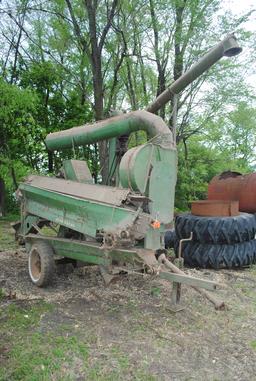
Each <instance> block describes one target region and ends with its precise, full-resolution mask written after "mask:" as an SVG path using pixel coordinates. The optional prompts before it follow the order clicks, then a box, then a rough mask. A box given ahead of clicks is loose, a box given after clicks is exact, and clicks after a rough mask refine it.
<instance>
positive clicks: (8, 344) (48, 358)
mask: <svg viewBox="0 0 256 381" xmlns="http://www.w3.org/2000/svg"><path fill="white" fill-rule="evenodd" d="M52 309H53V306H52V305H51V304H48V303H44V302H43V303H37V304H36V305H33V306H29V307H28V306H26V307H22V308H21V307H19V306H16V305H15V304H12V305H9V306H7V307H5V308H2V309H1V314H0V320H1V328H0V334H1V336H2V337H3V338H2V339H1V347H2V350H3V349H4V353H5V355H4V358H3V357H2V359H1V351H0V380H1V381H11V380H13V381H40V380H42V381H44V380H50V379H52V377H55V379H56V380H72V379H73V377H74V374H73V373H72V372H73V371H70V370H72V369H73V370H74V369H76V367H77V365H76V364H75V365H74V361H76V362H77V364H78V368H79V369H76V371H77V372H80V371H84V370H85V368H86V366H87V361H88V346H87V344H86V343H83V342H82V341H80V340H79V339H78V338H77V337H76V336H74V335H69V334H66V335H62V336H60V335H59V334H58V332H56V333H54V332H42V330H41V329H40V321H41V319H42V317H43V316H44V315H45V314H47V313H50V312H51V311H52ZM1 360H2V361H1ZM3 360H4V361H3ZM1 362H2V364H1ZM65 369H66V370H65ZM63 370H65V374H63Z"/></svg>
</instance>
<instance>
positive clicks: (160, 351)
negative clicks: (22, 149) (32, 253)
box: [0, 222, 256, 381]
mask: <svg viewBox="0 0 256 381" xmlns="http://www.w3.org/2000/svg"><path fill="white" fill-rule="evenodd" d="M1 227H2V230H1V231H0V234H1V233H2V238H3V235H4V236H5V238H3V240H1V242H2V244H0V289H1V290H2V291H1V292H2V298H0V313H1V315H0V368H2V373H0V379H1V380H18V379H20V380H22V379H24V380H48V379H49V380H212V381H213V380H243V381H246V380H256V268H255V267H252V268H248V269H244V270H241V271H230V270H222V271H218V272H217V271H210V270H201V271H200V270H193V269H187V270H186V271H187V272H189V273H192V274H195V275H196V276H198V277H205V278H207V279H212V280H217V281H219V282H220V283H221V284H222V287H221V288H220V289H219V290H218V291H217V292H216V294H217V295H218V297H219V298H221V299H224V300H225V302H226V303H227V305H228V307H229V309H228V310H226V311H215V310H214V307H213V306H212V305H211V304H210V303H209V302H208V301H206V300H205V299H204V298H202V297H201V296H200V295H199V294H197V293H196V292H195V291H194V290H192V289H190V288H188V287H186V286H183V289H182V306H183V307H184V309H183V310H181V311H180V312H177V313H174V312H173V311H172V306H171V304H170V293H171V285H170V284H169V283H167V282H165V281H160V280H158V279H152V278H150V277H149V276H142V275H129V276H126V275H122V276H120V277H119V279H118V280H117V282H115V283H114V284H111V285H110V286H108V287H106V286H105V285H104V283H103V280H102V278H101V276H100V273H99V271H98V268H97V267H94V266H93V267H87V268H83V269H81V268H80V269H75V270H74V271H73V272H69V271H66V272H65V273H62V274H56V275H55V277H54V282H53V284H52V286H51V287H48V288H45V289H40V288H37V287H35V286H33V285H32V283H31V282H30V279H29V275H28V270H27V256H26V253H25V251H24V249H21V248H18V247H16V246H15V245H14V244H13V241H12V238H13V236H12V234H13V233H12V231H11V229H10V227H9V224H8V223H6V222H2V224H1ZM6 237H7V238H6ZM8 237H9V238H8ZM67 270H68V269H67ZM45 302H47V303H48V305H50V306H51V308H50V309H48V308H47V309H46V311H44V310H43V311H42V313H41V312H40V316H39V319H38V321H37V323H36V324H33V325H32V326H30V327H29V328H28V327H27V325H26V330H27V331H26V337H28V335H31V333H33V334H34V333H37V334H40V335H43V336H45V337H46V336H47V335H48V334H50V335H53V336H54V337H57V336H58V337H76V338H77V340H78V342H79V343H81V345H80V344H79V348H80V349H81V348H84V347H82V344H83V345H84V346H85V347H86V360H84V361H86V366H82V362H83V358H82V357H81V350H80V352H79V351H78V352H76V350H74V351H72V350H69V349H68V348H67V353H68V357H69V362H66V360H65V361H64V360H63V359H65V355H66V354H67V353H64V354H61V355H59V352H58V351H57V352H56V351H55V352H56V353H55V352H54V353H55V356H56V358H57V357H58V356H59V357H58V358H61V359H62V360H63V361H62V360H61V367H60V368H58V369H57V368H56V370H54V369H55V368H51V372H50V373H49V372H48V373H47V372H46V373H45V367H47V366H48V365H47V364H46V365H42V366H41V367H42V372H43V373H38V374H39V376H38V377H34V376H33V374H31V377H29V376H28V375H27V373H24V372H25V371H24V370H23V373H17V372H16V373H15V372H14V373H12V372H11V371H10V369H14V368H15V367H16V368H17V369H18V367H19V366H20V364H19V361H21V360H19V361H17V358H18V359H20V357H17V356H20V355H17V351H16V352H13V351H12V347H15V345H16V346H17V345H18V344H19V343H22V345H24V344H23V343H25V342H26V341H25V334H24V335H22V325H21V326H20V327H18V328H10V325H8V321H6V322H5V316H7V315H6V310H7V309H8V308H9V309H10V306H11V307H12V306H13V305H14V306H15V308H16V309H21V310H22V314H23V315H22V316H23V317H26V316H28V315H26V311H29V312H28V314H29V313H31V310H29V308H31V306H33V305H37V306H38V305H40V304H41V303H45ZM6 319H7V318H6ZM23 320H24V319H23ZM23 320H22V322H23ZM2 322H4V323H2ZM22 324H23V323H22ZM24 324H25V323H24ZM11 327H13V325H12V326H11ZM24 327H25V326H24ZM24 329H25V328H24ZM28 329H29V331H28ZM15 330H16V331H15ZM17 332H18V333H17ZM28 332H29V333H28ZM17 336H18V339H19V343H18V340H17ZM29 337H30V336H29ZM49 337H50V336H49ZM73 342H74V341H73ZM31 345H32V344H31ZM17 348H18V347H17ZM21 348H22V347H21ZM65 348H66V347H65ZM59 350H60V349H59ZM15 353H16V355H15ZM15 356H16V357H15ZM29 356H31V354H29ZM61 356H62V357H61ZM33 358H34V357H33ZM31 361H32V360H31ZM58 361H59V360H58ZM36 364H37V363H36ZM37 366H38V365H35V368H33V369H34V370H33V371H32V372H34V371H35V372H37V371H38V369H37V368H36V367H37ZM50 366H51V364H50V363H49V367H50ZM40 372H41V370H40ZM22 374H23V376H22ZM35 374H37V373H35ZM24 375H25V376H24Z"/></svg>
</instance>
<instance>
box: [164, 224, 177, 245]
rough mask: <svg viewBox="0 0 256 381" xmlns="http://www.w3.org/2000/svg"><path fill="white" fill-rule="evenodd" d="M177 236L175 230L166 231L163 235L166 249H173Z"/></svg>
mask: <svg viewBox="0 0 256 381" xmlns="http://www.w3.org/2000/svg"><path fill="white" fill-rule="evenodd" d="M176 241H177V236H176V233H175V230H174V229H172V230H167V231H166V232H165V235H164V245H165V248H166V249H170V248H174V245H175V242H176Z"/></svg>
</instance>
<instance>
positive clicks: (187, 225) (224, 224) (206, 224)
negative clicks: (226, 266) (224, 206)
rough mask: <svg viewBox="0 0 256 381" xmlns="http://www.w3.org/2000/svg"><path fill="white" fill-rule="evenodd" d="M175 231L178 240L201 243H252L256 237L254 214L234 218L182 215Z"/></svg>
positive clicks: (244, 214) (176, 222) (178, 217)
mask: <svg viewBox="0 0 256 381" xmlns="http://www.w3.org/2000/svg"><path fill="white" fill-rule="evenodd" d="M175 231H176V235H177V238H178V239H182V238H188V237H189V236H190V233H191V232H193V241H196V242H200V243H215V244H219V243H221V244H234V243H241V242H245V241H250V240H251V239H253V238H254V237H255V233H256V219H255V216H254V214H248V213H241V214H240V215H239V216H234V217H199V216H194V215H192V214H182V215H179V216H177V217H176V220H175Z"/></svg>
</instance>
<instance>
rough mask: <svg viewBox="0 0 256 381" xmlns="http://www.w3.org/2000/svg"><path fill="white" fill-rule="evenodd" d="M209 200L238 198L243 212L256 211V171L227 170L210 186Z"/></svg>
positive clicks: (215, 178)
mask: <svg viewBox="0 0 256 381" xmlns="http://www.w3.org/2000/svg"><path fill="white" fill-rule="evenodd" d="M208 199H209V200H229V201H231V200H238V201H239V210H240V211H241V212H247V213H256V173H251V174H248V175H241V174H239V173H237V172H225V173H222V174H221V175H219V176H215V177H214V178H213V179H212V180H211V182H210V184H209V186H208Z"/></svg>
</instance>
